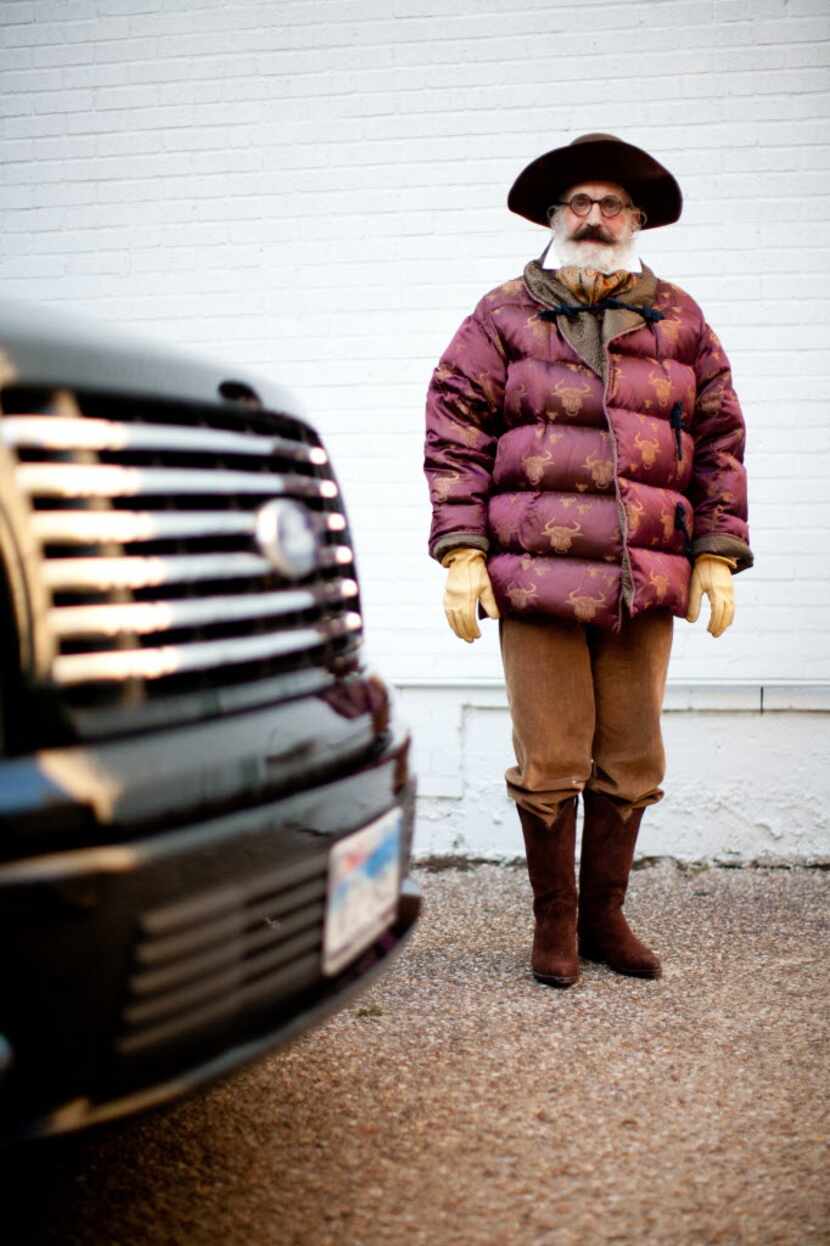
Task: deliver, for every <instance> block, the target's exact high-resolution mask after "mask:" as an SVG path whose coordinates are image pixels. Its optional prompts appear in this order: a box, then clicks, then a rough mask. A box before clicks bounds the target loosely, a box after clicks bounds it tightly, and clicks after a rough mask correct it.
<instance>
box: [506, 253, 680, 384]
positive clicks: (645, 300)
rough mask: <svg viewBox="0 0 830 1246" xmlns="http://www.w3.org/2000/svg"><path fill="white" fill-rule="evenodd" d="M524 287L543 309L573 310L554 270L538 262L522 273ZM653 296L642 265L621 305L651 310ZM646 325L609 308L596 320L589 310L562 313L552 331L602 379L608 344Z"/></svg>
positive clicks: (619, 309)
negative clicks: (573, 314) (560, 335)
mask: <svg viewBox="0 0 830 1246" xmlns="http://www.w3.org/2000/svg"><path fill="white" fill-rule="evenodd" d="M523 279H524V284H525V288H526V289H527V292H528V293H529V294H530V296H531V298H532V299H534V301H535V302H537V303H541V305H542V306H543V307H546V308H555V307H561V306H562V305H563V304H564V305H566V306H570V307H573V306H576V299H575V296H574V294H573V292H572V291H571V290H569V289H568V288H567V286H564V285H563V284H562V282H561V281H559V280H557V276H556V270H551V269H546V268H542V266H541V264H540V263H539V261H538V260H531V261H530V263H529V264H528V265H527V266H526V267H525V270H524V277H523ZM656 296H657V278H656V277H655V275H654V273H653V272H652V271H651V269H650V268H649V267H648V266H647V265H646V264H643V265H642V272H641V273H639V274H637V275H636V278H635V281H634V283H633V285H632V286H631V288H630V289H629V290H626V292H625V296H624V301H625V302H626V303H628V304H630V305H633V306H634V307H651V306H653V304H654V300H655V298H656ZM646 323H647V321H646V320H645V317H643V316H640V315H638V313H637V312H636V311H632V310H629V308H625V307H614V308H609V309H607V310H606V311H604V312H603V313H602V318H601V323H600V316H599V315H598V314H597V313H596V312H592V311H590V310H589V308H588V305H587V304H586V307H585V311H584V312H580V313H579V314H577V315H575V316H568V315H566V314H565V313H562V314H561V315H558V316H557V317H556V327H557V328H558V330H559V332H560V333H561V334H562V336H563V337H564V339H565V341H566V342H568V344H569V345H570V346H571V348H572V349H573V350H574V351H575V353H576V354H577V355H578V356H579V358H580V359H581V360H582V361H583V363H586V364H587V365H588V367H589V368H590V369H591V370H592V372H596V374H597V376H599V377H602V378H603V379H604V377H605V372H606V366H607V351H606V348H607V346H608V344H609V342H610V341H611V340H612V339H613V338H615V337H619V336H620V334H621V333H629V332H630V331H631V330H633V329H639V328H642V326H643V325H644V324H646Z"/></svg>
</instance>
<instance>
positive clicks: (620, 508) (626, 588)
mask: <svg viewBox="0 0 830 1246" xmlns="http://www.w3.org/2000/svg"><path fill="white" fill-rule="evenodd" d="M643 324H645V321H643ZM642 327H643V325H642V324H638V325H632V326H631V328H630V329H622V330H621V331H620V332H619V333H616V334H615V335H614V336H613V337H610V338H609V339H608V341H607V342H606V343H605V344H604V346H603V350H604V352H605V378H604V380H603V386H602V413H603V415H604V416H605V423H606V424H607V426H608V435H609V437H610V438H611V455H612V461H613V464H614V493H615V495H616V499H617V517H618V520H619V525H620V535H621V536H622V591H621V593H620V607H619V611H618V613H617V621H618V623H619V625H620V627H622V622H623V605H626V606H628V612H629V614H630V613H631V607H632V605H633V603H634V572H633V571H632V569H631V554H630V553H629V549H628V515H627V514H626V511H625V504H624V503H623V500H622V492H621V490H620V473H619V453H618V450H617V437H616V434H615V432H614V428H613V425H612V423H611V417H610V415H609V414H608V382H609V380H610V379H611V343H612V342H616V341H617V340H618V339H619V338H621V337H625V335H626V333H636V332H637V331H638V330H639V329H642Z"/></svg>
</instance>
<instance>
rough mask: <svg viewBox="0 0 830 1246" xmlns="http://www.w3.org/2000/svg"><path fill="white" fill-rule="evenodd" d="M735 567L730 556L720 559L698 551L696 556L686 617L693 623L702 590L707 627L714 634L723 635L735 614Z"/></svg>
mask: <svg viewBox="0 0 830 1246" xmlns="http://www.w3.org/2000/svg"><path fill="white" fill-rule="evenodd" d="M734 566H735V564H734V562H733V561H732V559H731V558H721V557H720V555H719V554H701V555H700V557H699V558H696V559H695V565H694V570H693V571H692V582H691V584H690V586H689V612H688V614H687V615H686V618H687V619H688V621H689V622H690V623H694V622H696V620H697V617H698V615H699V614H700V601H701V597H702V595H703V594H704V593H705V594H706V596H707V597H708V598H709V628H708V630H709V631H710V632H711V633H712V635H713V636H722V635H723V633H724V632H725V631H726V629H727V627H729V625H730V623H731V622H732V620H733V619H734V617H735V591H734V589H733V588H732V571H733V568H734Z"/></svg>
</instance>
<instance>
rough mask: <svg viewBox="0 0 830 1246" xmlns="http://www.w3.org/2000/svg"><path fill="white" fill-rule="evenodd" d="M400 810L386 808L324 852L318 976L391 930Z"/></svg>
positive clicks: (397, 874)
mask: <svg viewBox="0 0 830 1246" xmlns="http://www.w3.org/2000/svg"><path fill="white" fill-rule="evenodd" d="M402 820H403V819H402V814H401V811H400V809H392V810H390V812H389V813H385V814H384V815H383V816H382V817H380V818H377V819H376V820H375V821H374V822H370V823H369V825H368V826H364V827H363V829H362V830H360V831H355V833H354V835H347V836H346V838H345V839H341V840H338V842H337V843H336V844H335V845H334V847H333V848H332V850H331V852H330V853H329V880H328V898H327V901H326V921H325V932H324V936H323V973H326V974H333V973H337V972H338V970H340V969H342V968H343V966H344V965H346V964H348V963H349V961H350V960H353V959H354V957H355V956H357V954H358V952H362V951H363V949H364V948H365V947H367V946H368V944H370V943H371V942H372V941H373V940H374V939H376V938H377V937H378V935H379V934H381V933H382V932H383V931H384V930H386V928H387V927H388V926H389V925H391V923H392V921H393V919H394V916H395V911H396V909H397V906H398V891H399V886H400V861H401V855H400V849H401V822H402Z"/></svg>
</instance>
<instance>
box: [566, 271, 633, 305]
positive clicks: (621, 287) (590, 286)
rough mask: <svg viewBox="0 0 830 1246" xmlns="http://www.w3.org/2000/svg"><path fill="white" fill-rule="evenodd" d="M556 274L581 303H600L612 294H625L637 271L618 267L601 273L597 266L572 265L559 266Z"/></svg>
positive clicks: (631, 284)
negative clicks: (632, 271) (610, 271)
mask: <svg viewBox="0 0 830 1246" xmlns="http://www.w3.org/2000/svg"><path fill="white" fill-rule="evenodd" d="M556 276H557V277H558V278H559V280H560V281H561V283H562V285H563V286H566V287H567V289H568V290H570V292H571V294H572V295H573V296H574V298H575V299H576V300H577V302H579V303H599V302H600V301H601V300H602V299H604V298H610V297H611V296H612V295H614V296H616V295H618V294H624V293H625V292H626V290H630V289H631V287H632V286H633V284H634V280H635V278H636V277H637V276H638V274H637V273H629V272H626V271H625V270H624V269H618V270H617V272H615V273H599V272H597V270H596V269H595V268H577V267H576V266H575V265H570V266H569V267H567V268H558V269H557V270H556Z"/></svg>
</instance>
